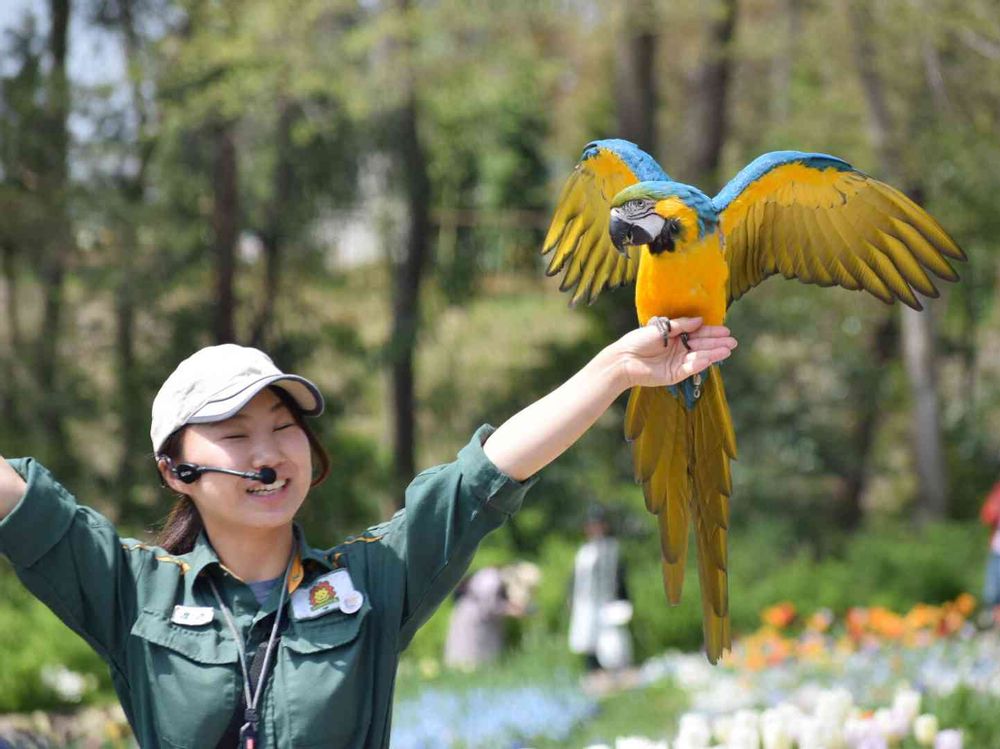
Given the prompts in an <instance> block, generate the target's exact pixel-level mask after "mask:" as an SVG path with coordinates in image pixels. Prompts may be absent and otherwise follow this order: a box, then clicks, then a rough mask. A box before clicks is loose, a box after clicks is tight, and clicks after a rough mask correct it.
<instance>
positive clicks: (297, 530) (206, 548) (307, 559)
mask: <svg viewBox="0 0 1000 749" xmlns="http://www.w3.org/2000/svg"><path fill="white" fill-rule="evenodd" d="M293 533H294V534H295V539H296V541H297V542H298V543H297V551H298V554H297V556H296V558H295V562H294V563H293V564H292V572H291V574H290V575H289V577H288V592H289V593H293V592H295V589H296V588H298V587H299V585H300V584H301V583H302V581H303V580H304V579H305V574H306V573H307V572H308V571H309V570H308V567H309V566H310V565H312V564H315V565H317V566H319V567H320V568H322V569H323V570H324V571H326V572H329V571H331V570H333V569H336V565H334V564H333V563H332V561H331V557H330V554H329V553H328V552H325V551H322V550H320V549H314V548H313V547H311V546H310V545H309V543H308V542H307V541H306V535H305V531H303V530H302V526H301V525H299V524H298V523H295V524H294V525H293ZM179 558H180V559H182V560H183V561H184V562H185V563H186V564H187V565H188V570H187V572H186V574H185V578H186V580H185V582H186V586H187V588H188V591H187V592H188V594H189V595H190V594H191V593H192V588H193V586H194V583H195V581H196V580H197V579H198V577H199V576H200V575H201V574H202V572H204V571H205V570H206V569H207V568H209V567H210V566H212V565H215V566H217V567H219V568H220V569H221V570H222V571H223V572H226V573H228V574H230V575H232V577H233V578H234V579H235V580H240V578H239V577H238V576H237V575H236V573H234V572H233V571H232V570H229V569H227V568H226V566H225V565H224V564H223V563H222V562H221V561H220V560H219V557H218V555H217V554H216V553H215V549H213V548H212V544H211V542H210V541H209V540H208V535H207V534H206V533H205V531H204V530H202V531H201V533H199V534H198V538H197V540H196V541H195V542H194V548H192V549H191V551H189V552H188V553H187V554H182V555H180V557H179ZM241 582H242V581H241Z"/></svg>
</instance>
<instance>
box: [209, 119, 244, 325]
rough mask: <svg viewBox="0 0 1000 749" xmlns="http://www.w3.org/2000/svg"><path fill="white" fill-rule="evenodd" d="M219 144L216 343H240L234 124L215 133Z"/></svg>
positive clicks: (215, 226)
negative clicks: (236, 276) (237, 295)
mask: <svg viewBox="0 0 1000 749" xmlns="http://www.w3.org/2000/svg"><path fill="white" fill-rule="evenodd" d="M214 136H215V144H216V159H215V170H214V176H213V185H214V192H215V203H214V207H213V210H212V229H213V231H214V234H215V305H216V306H215V325H214V329H215V342H216V343H232V342H234V341H235V340H236V328H235V324H234V322H233V318H234V315H235V307H236V301H235V294H234V291H233V283H234V278H235V275H236V242H237V239H238V232H239V224H238V220H239V219H238V213H239V204H238V201H239V197H238V194H237V185H236V144H235V143H234V142H233V128H232V125H231V124H222V125H218V126H217V127H216V128H215V132H214Z"/></svg>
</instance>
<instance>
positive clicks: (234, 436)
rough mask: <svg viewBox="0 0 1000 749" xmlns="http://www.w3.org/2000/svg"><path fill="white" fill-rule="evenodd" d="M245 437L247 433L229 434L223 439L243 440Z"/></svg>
mask: <svg viewBox="0 0 1000 749" xmlns="http://www.w3.org/2000/svg"><path fill="white" fill-rule="evenodd" d="M244 437H246V435H245V434H227V435H226V436H225V437H223V438H222V439H224V440H241V439H243V438H244Z"/></svg>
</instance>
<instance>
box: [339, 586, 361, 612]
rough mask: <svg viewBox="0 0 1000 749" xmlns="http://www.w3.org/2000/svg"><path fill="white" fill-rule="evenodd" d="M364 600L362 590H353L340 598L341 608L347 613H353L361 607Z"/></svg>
mask: <svg viewBox="0 0 1000 749" xmlns="http://www.w3.org/2000/svg"><path fill="white" fill-rule="evenodd" d="M364 601H365V597H364V595H362V593H361V591H360V590H352V591H351V592H350V593H348V594H347V595H345V596H344V597H343V598H341V599H340V610H341V611H343V612H344V613H345V614H353V613H355V612H357V611H359V610H360V609H361V604H362V603H364Z"/></svg>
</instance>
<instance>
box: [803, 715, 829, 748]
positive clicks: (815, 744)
mask: <svg viewBox="0 0 1000 749" xmlns="http://www.w3.org/2000/svg"><path fill="white" fill-rule="evenodd" d="M798 734H799V735H798V739H799V744H798V746H799V749H826V747H825V746H824V745H823V732H822V727H821V726H820V722H819V721H818V720H816V719H815V718H803V719H802V720H801V721H799V731H798Z"/></svg>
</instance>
